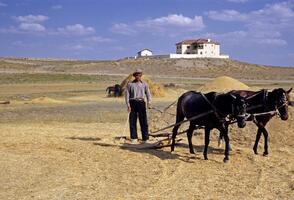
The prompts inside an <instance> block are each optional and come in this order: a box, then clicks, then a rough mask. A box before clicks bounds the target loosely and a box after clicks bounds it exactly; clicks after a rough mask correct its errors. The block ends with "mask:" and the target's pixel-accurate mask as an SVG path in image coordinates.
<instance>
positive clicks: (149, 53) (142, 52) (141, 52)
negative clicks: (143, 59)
mask: <svg viewBox="0 0 294 200" xmlns="http://www.w3.org/2000/svg"><path fill="white" fill-rule="evenodd" d="M140 56H152V51H150V50H148V49H144V50H142V51H139V52H138V57H140Z"/></svg>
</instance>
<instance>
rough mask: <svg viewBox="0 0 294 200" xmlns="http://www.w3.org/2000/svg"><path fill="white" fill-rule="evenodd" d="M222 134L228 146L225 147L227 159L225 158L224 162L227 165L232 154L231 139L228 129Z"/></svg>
mask: <svg viewBox="0 0 294 200" xmlns="http://www.w3.org/2000/svg"><path fill="white" fill-rule="evenodd" d="M222 134H223V136H224V139H225V143H226V146H225V158H224V162H225V163H226V162H228V161H229V153H230V138H229V136H228V129H227V128H224V129H223V130H222Z"/></svg>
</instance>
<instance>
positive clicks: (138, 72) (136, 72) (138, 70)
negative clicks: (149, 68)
mask: <svg viewBox="0 0 294 200" xmlns="http://www.w3.org/2000/svg"><path fill="white" fill-rule="evenodd" d="M136 74H143V70H142V69H136V71H134V73H133V76H135V75H136Z"/></svg>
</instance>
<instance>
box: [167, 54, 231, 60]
mask: <svg viewBox="0 0 294 200" xmlns="http://www.w3.org/2000/svg"><path fill="white" fill-rule="evenodd" d="M169 58H224V59H228V58H230V57H229V55H213V56H212V55H204V54H174V53H173V54H169Z"/></svg>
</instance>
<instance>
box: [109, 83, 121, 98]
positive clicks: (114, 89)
mask: <svg viewBox="0 0 294 200" xmlns="http://www.w3.org/2000/svg"><path fill="white" fill-rule="evenodd" d="M106 92H108V96H111V93H112V94H113V96H114V97H120V96H121V95H122V88H121V86H120V85H119V84H115V85H113V86H109V87H107V88H106Z"/></svg>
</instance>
